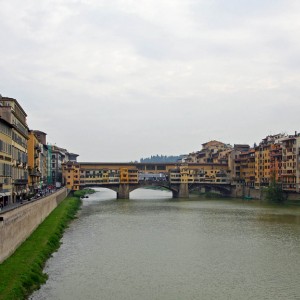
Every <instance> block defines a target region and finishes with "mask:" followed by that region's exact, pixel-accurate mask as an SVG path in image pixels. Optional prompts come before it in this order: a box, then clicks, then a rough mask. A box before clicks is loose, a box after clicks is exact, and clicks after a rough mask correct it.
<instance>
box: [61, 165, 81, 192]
mask: <svg viewBox="0 0 300 300" xmlns="http://www.w3.org/2000/svg"><path fill="white" fill-rule="evenodd" d="M80 177H81V176H80V166H79V164H78V163H77V162H71V161H69V162H68V163H66V164H63V179H64V183H65V186H66V187H67V188H68V189H69V190H73V191H78V190H79V189H80Z"/></svg>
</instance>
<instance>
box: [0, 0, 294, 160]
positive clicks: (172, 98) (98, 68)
mask: <svg viewBox="0 0 300 300" xmlns="http://www.w3.org/2000/svg"><path fill="white" fill-rule="evenodd" d="M299 12H300V4H299V3H298V2H297V1H292V0H285V1H283V0H276V1H273V0H272V1H271V0H263V1H258V0H254V1H244V0H241V1H240V0H239V1H237V0H233V1H221V0H214V1H193V0H189V1H179V0H173V1H171V0H160V1H156V0H152V1H150V0H141V1H133V0H112V1H93V0H88V1H87V0H85V1H83V0H82V1H80V0H77V1H75V0H64V1H58V0H55V1H50V0H45V1H41V2H36V1H33V0H32V1H19V0H12V1H6V2H4V3H2V4H1V10H0V28H1V29H0V39H1V40H2V41H5V44H4V47H1V49H0V55H1V58H2V59H1V61H0V93H1V94H2V95H5V96H10V97H15V98H17V99H18V100H19V102H20V103H21V104H22V105H23V106H24V108H25V109H26V111H27V113H28V123H29V126H30V127H31V128H34V129H40V130H43V131H46V132H48V139H49V141H55V142H56V143H57V144H61V146H63V147H66V148H68V149H70V151H74V152H78V153H79V154H80V155H81V156H80V157H81V159H83V160H135V159H139V158H140V157H142V156H146V154H150V155H151V154H157V153H162V154H168V153H171V154H176V153H186V152H191V151H194V150H197V149H194V147H200V144H201V143H203V142H206V141H207V140H208V139H214V138H216V139H219V140H223V139H224V141H225V142H231V143H234V142H238V141H243V142H247V141H248V140H249V142H251V143H252V142H253V141H258V139H259V138H262V137H263V134H264V133H266V134H268V133H269V132H270V131H272V128H274V130H276V131H280V128H281V127H282V128H283V130H286V131H290V132H293V131H294V130H297V128H295V126H297V123H296V121H295V120H296V119H297V117H296V115H295V112H296V111H299V108H300V107H299V106H300V104H299V99H298V95H299V84H298V83H299V81H300V78H299V77H300V75H299V74H300V73H299V66H300V64H299V51H300V41H299V38H298V33H299V29H300V28H299V27H300V21H299V18H298V15H299ZM12 16H13V17H12ZM283 106H284V107H285V110H284V115H283V116H282V117H281V118H280V117H279V116H280V114H283V111H282V107H283ZM287 115H289V116H292V117H287ZM78 141H80V142H78ZM152 152H153V153H152Z"/></svg>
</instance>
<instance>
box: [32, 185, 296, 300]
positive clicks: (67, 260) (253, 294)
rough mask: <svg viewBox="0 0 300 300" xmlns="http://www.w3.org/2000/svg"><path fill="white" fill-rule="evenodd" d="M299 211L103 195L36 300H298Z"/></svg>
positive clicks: (88, 205)
mask: <svg viewBox="0 0 300 300" xmlns="http://www.w3.org/2000/svg"><path fill="white" fill-rule="evenodd" d="M299 217H300V211H299V209H297V208H276V207H270V206H264V205H261V204H259V203H258V204H257V203H245V202H239V201H236V200H233V201H223V200H217V201H214V200H203V199H201V200H198V201H195V200H194V199H193V200H192V201H191V200H190V201H188V200H186V201H176V200H173V199H171V193H169V192H167V191H150V190H143V189H139V190H136V191H134V192H133V193H132V194H131V199H130V200H129V201H124V200H122V201H121V200H119V201H117V200H116V199H115V194H114V192H112V191H109V190H103V189H101V190H100V191H99V192H98V193H96V194H94V195H91V196H90V198H88V199H85V200H84V203H83V207H82V210H81V212H80V214H79V218H78V219H77V220H75V221H74V222H73V224H72V225H71V226H70V228H69V229H68V230H67V232H66V234H65V236H64V238H63V244H62V247H61V248H60V249H59V251H58V252H57V253H56V254H55V255H54V257H53V258H52V259H51V260H50V261H49V263H48V264H47V268H46V270H47V272H48V273H49V280H48V282H47V284H46V285H44V286H43V287H42V289H41V290H40V291H38V292H36V293H35V294H34V295H33V297H32V299H298V298H297V297H298V296H299V295H300V288H299V284H298V280H299V275H300V265H299V264H298V262H299V259H300V235H299V229H300V224H299Z"/></svg>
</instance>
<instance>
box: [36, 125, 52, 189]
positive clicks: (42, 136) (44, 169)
mask: <svg viewBox="0 0 300 300" xmlns="http://www.w3.org/2000/svg"><path fill="white" fill-rule="evenodd" d="M33 132H34V134H35V136H36V138H37V140H38V142H39V147H40V150H41V151H40V152H39V163H40V165H39V170H40V172H41V177H40V187H42V188H45V187H46V186H47V183H48V181H47V177H48V146H47V140H46V136H47V134H46V133H45V132H43V131H40V130H33Z"/></svg>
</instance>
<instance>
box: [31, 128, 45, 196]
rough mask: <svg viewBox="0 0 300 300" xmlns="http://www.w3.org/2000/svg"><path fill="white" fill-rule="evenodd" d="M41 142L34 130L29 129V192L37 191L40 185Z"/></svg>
mask: <svg viewBox="0 0 300 300" xmlns="http://www.w3.org/2000/svg"><path fill="white" fill-rule="evenodd" d="M42 150H43V148H42V144H41V143H40V142H39V140H38V138H37V136H36V135H35V133H34V131H32V130H30V131H29V139H28V186H29V190H30V192H31V193H37V191H38V190H39V189H40V188H42V185H41V178H42V173H41V160H40V158H41V157H40V153H41V152H42Z"/></svg>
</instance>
